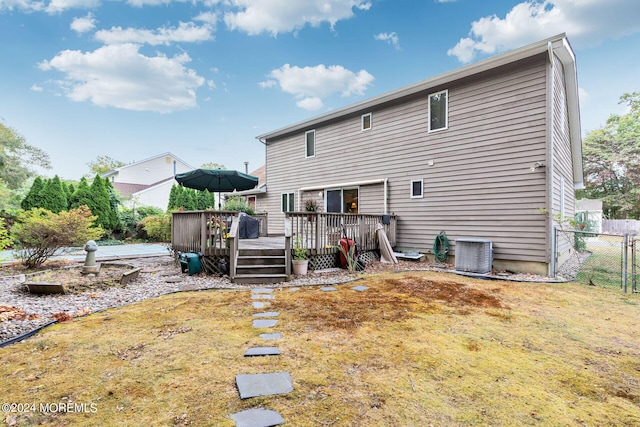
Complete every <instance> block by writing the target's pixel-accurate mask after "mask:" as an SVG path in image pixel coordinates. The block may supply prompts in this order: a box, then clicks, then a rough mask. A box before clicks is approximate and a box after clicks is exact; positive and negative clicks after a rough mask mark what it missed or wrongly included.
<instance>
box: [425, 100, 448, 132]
mask: <svg viewBox="0 0 640 427" xmlns="http://www.w3.org/2000/svg"><path fill="white" fill-rule="evenodd" d="M443 93H444V94H445V96H446V98H445V104H444V126H443V127H440V128H438V129H431V98H433V97H434V96H437V95H441V94H443ZM427 102H428V105H427V109H428V110H429V112H428V114H427V116H428V117H427V120H428V127H429V133H431V132H439V131H442V130H447V129H449V89H445V90H441V91H440V92H434V93H431V94H429V97H428V101H427Z"/></svg>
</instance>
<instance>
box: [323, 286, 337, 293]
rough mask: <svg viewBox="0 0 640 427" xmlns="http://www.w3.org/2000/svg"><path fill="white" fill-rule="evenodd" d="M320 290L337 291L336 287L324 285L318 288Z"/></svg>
mask: <svg viewBox="0 0 640 427" xmlns="http://www.w3.org/2000/svg"><path fill="white" fill-rule="evenodd" d="M320 290H321V291H322V292H333V291H337V290H338V288H334V287H333V286H325V287H324V288H320Z"/></svg>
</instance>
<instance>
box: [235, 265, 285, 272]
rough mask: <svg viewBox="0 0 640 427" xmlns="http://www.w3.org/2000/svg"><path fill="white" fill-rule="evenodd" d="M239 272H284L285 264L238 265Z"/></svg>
mask: <svg viewBox="0 0 640 427" xmlns="http://www.w3.org/2000/svg"><path fill="white" fill-rule="evenodd" d="M236 273H237V274H284V273H285V265H284V264H273V265H271V264H269V265H238V266H237V267H236Z"/></svg>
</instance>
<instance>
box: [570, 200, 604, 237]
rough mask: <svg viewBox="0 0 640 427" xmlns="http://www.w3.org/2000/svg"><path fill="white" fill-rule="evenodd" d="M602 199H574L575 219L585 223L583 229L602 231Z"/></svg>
mask: <svg viewBox="0 0 640 427" xmlns="http://www.w3.org/2000/svg"><path fill="white" fill-rule="evenodd" d="M603 219H604V216H603V213H602V200H592V199H582V200H576V220H577V221H578V222H581V223H584V224H586V227H585V230H586V231H592V232H594V233H602V220H603Z"/></svg>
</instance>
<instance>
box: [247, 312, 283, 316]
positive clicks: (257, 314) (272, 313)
mask: <svg viewBox="0 0 640 427" xmlns="http://www.w3.org/2000/svg"><path fill="white" fill-rule="evenodd" d="M279 315H280V313H279V312H277V311H267V312H265V313H256V314H254V315H253V317H278V316H279Z"/></svg>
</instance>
